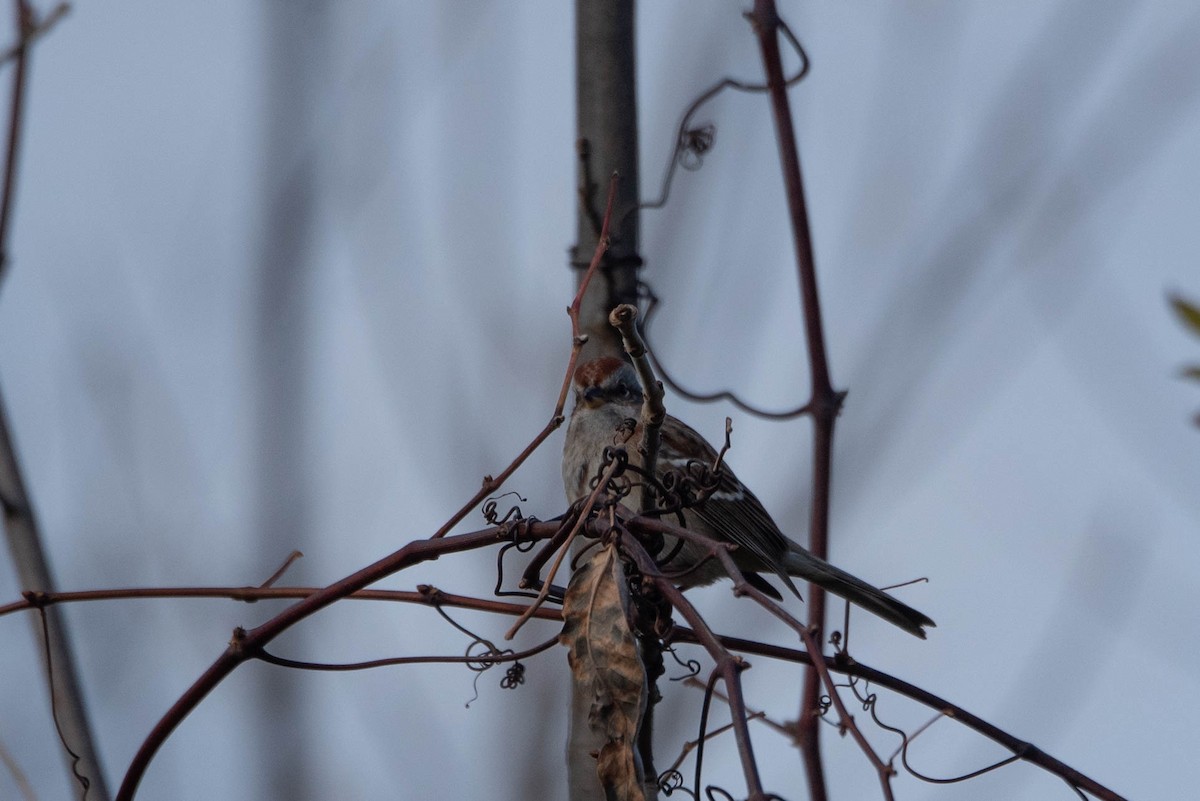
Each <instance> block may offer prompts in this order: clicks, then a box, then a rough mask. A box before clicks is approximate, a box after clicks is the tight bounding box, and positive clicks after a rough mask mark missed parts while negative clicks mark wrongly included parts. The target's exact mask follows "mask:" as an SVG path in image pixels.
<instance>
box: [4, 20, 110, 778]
mask: <svg viewBox="0 0 1200 801" xmlns="http://www.w3.org/2000/svg"><path fill="white" fill-rule="evenodd" d="M13 9H14V12H15V15H16V25H15V28H14V29H15V31H16V34H17V43H16V45H15V47H14V48H13V58H14V60H15V64H14V66H13V82H12V96H11V104H10V106H9V118H8V141H7V145H6V147H5V161H4V177H3V181H4V183H3V187H2V189H0V277H2V276H3V271H4V270H5V268H7V266H8V263H9V257H8V234H9V227H10V225H11V222H12V210H13V202H14V199H15V197H16V175H17V158H18V155H19V153H20V144H21V128H22V122H23V116H24V108H25V83H26V73H27V68H28V55H29V39H30V36H31V34H32V33H33V32H34V31H35V30H37V24H36V21H35V20H34V16H33V10H32V9H31V8H30V6H29V4H28V3H27V2H26V0H14V3H13ZM0 506H2V507H3V512H4V530H5V533H6V534H7V537H8V547H9V551H10V552H11V553H12V558H13V563H14V564H15V565H16V569H17V576H18V580H19V581H20V582H21V585H22V586H23V587H24V588H25V589H26V590H35V591H42V592H53V591H54V578H53V575H52V574H51V571H50V565H49V562H48V560H47V559H46V554H45V551H44V550H43V549H42V536H41V532H40V530H39V528H38V522H37V517H36V515H35V514H34V511H33V503H32V501H31V500H30V498H29V493H28V492H27V490H26V487H25V479H24V477H23V476H22V474H21V466H20V462H19V461H18V459H17V452H16V446H15V444H14V442H13V438H12V434H11V433H10V429H9V425H8V416H7V414H6V413H5V410H4V401H3V398H2V397H0ZM42 613H43V614H44V615H45V626H44V629H42V630H39V631H38V634H37V635H36V636H37V637H38V639H39V640H40V639H43V637H42V631H43V630H44V632H45V638H44V642H43V645H44V652H43V653H44V659H46V660H48V661H49V664H48V665H46V669H47V671H48V673H49V677H50V678H49V689H50V702H51V706H52V708H53V710H54V712H55V723H56V725H57V726H58V730H59V735H60V737H62V739H63V747H64V748H65V749H66V750H67V754H68V759H69V766H70V770H71V773H72V776H73V779H72V781H73V783H75V784H76V785H77V786H78V789H79V791H80V793H81V795H85V796H86V797H87V798H89V799H93V801H104V800H105V799H107V798H109V794H108V787H107V785H106V784H105V782H104V774H103V773H102V772H101V770H100V760H99V757H98V756H97V753H96V748H95V744H94V741H93V738H92V733H91V725H90V723H89V721H88V716H87V709H86V707H85V705H84V702H83V692H82V689H81V687H80V683H79V677H78V671H77V669H76V666H75V659H74V656H73V654H72V652H71V645H70V641H69V640H68V638H67V633H66V625H65V622H64V620H63V616H62V614H61V613H60V612H59V610H57V609H44V610H42ZM36 622H37V621H36V620H35V625H36Z"/></svg>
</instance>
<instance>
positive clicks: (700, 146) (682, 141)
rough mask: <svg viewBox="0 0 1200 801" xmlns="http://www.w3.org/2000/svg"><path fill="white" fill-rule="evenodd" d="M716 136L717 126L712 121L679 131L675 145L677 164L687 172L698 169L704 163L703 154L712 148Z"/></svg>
mask: <svg viewBox="0 0 1200 801" xmlns="http://www.w3.org/2000/svg"><path fill="white" fill-rule="evenodd" d="M716 138H717V126H715V125H713V124H712V123H709V124H708V125H701V126H699V127H697V128H688V129H687V130H685V131H680V132H679V141H678V142H677V143H676V145H675V152H676V154H677V155H676V158H677V159H679V166H680V167H683V168H684V169H685V170H688V171H689V172H695V171H696V170H698V169H700V168H701V167H702V166H703V165H704V156H705V155H706V154H707V153H708V151H710V150H712V147H713V144H714V143H715V142H716Z"/></svg>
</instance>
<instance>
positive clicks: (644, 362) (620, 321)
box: [608, 303, 667, 512]
mask: <svg viewBox="0 0 1200 801" xmlns="http://www.w3.org/2000/svg"><path fill="white" fill-rule="evenodd" d="M637 313H638V312H637V307H636V306H633V305H631V304H628V303H622V304H621V305H620V306H617V307H616V308H615V309H613V310H612V311H611V312H610V313H609V315H608V322H609V325H611V326H612V327H613V328H616V329H617V330H618V331H619V332H620V333H621V344H622V345H623V346H624V348H625V352H626V353H627V354H629V358H630V359H631V360H632V361H633V367H634V370H636V371H637V376H638V383H639V384H641V385H642V413H641V419H642V437H641V440H640V441H639V442H638V453H640V454H641V456H642V470H644V471H646V475H648V476H654V475H657V469H656V468H657V465H658V446H659V442H660V440H661V434H662V426H663V421H664V420H666V418H667V407H666V406H665V405H664V404H663V385H662V382H661V381H659V380H658V379H657V378H655V376H654V368H653V367H651V366H650V360H649V359H648V358H646V355H647V350H646V343H645V341H644V340H643V339H642V335H641V334H640V333H638V329H637ZM641 504H642V505H641V509H642V511H643V512H647V511H649V510H651V509H653V508H654V505H655V504H654V489H653V488H652V487H651V486H650V485H649V484H648V483H647V484H645V485H643V486H642V498H641Z"/></svg>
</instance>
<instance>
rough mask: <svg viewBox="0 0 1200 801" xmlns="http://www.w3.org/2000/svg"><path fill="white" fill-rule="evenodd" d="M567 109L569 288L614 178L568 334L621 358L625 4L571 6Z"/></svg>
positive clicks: (574, 799) (579, 711) (628, 172)
mask: <svg viewBox="0 0 1200 801" xmlns="http://www.w3.org/2000/svg"><path fill="white" fill-rule="evenodd" d="M575 104H576V105H575V114H576V117H575V119H576V147H577V148H578V153H579V176H578V194H579V197H578V203H579V214H578V227H577V239H576V244H575V248H574V250H573V253H572V259H571V263H572V266H573V267H574V269H575V280H576V284H577V285H580V284H582V282H583V281H584V276H585V274H586V273H585V271H584V268H586V267H587V266H588V262H587V254H590V253H592V252H593V251H596V244H597V241H598V240H599V239H600V237H601V233H600V229H601V216H600V209H601V205H600V204H601V201H602V200H603V195H602V194H601V192H602V182H603V178H604V177H605V176H608V175H611V174H613V173H617V174H619V175H620V176H621V181H620V184H619V186H618V188H617V195H616V198H615V201H614V207H613V211H612V228H611V229H610V231H609V249H608V251H607V252H606V253H605V254H604V261H603V263H602V265H601V269H600V271H599V273H598V274H597V275H596V280H593V281H592V282H591V286H590V287H588V288H587V289H586V290H585V291H583V292H582V294H581V296H580V299H579V300H580V305H579V306H578V307H577V308H578V312H579V328H580V330H578V331H576V332H575V334H576V335H577V337H578V335H579V334H582V335H584V336H585V337H586V342H584V344H583V350H582V354H581V356H580V358H581V359H583V360H587V359H593V358H596V357H598V356H617V355H619V354H620V353H621V343H620V339H619V337H618V336H617V335H616V332H615V331H614V330H613V328H612V326H610V325H609V322H608V314H609V311H610V310H611V309H613V308H614V307H615V306H617V305H619V304H622V303H632V304H635V305H636V303H637V283H638V281H637V270H638V268H639V267H640V265H641V258H640V257H639V255H638V213H637V205H638V194H639V192H638V139H637V131H638V126H637V82H636V65H635V59H634V3H633V0H575ZM577 341H578V340H577ZM568 378H569V377H568ZM590 705H591V698H590V697H588V694H587V692H586V691H585V690H584V689H583V688H581V687H579V686H577V685H572V689H571V723H570V731H569V733H568V742H567V782H568V793H569V797H570V798H571V801H600V800H601V799H603V798H604V790H603V788H602V787H601V785H600V782H599V781H598V780H597V777H596V759H595V757H594V756H593V753H594V752H596V751H598V750H599V749H600V747H601V746H602V745H603V742H602V741H600V740H599V739H598V738H597V737H596V735H595V734H593V733H592V731H591V730H590V727H589V726H588V709H589V707H590ZM644 723H645V721H644ZM648 736H649V733H647V737H648Z"/></svg>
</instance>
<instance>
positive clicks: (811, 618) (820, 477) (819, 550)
mask: <svg viewBox="0 0 1200 801" xmlns="http://www.w3.org/2000/svg"><path fill="white" fill-rule="evenodd" d="M749 18H750V21H751V25H752V27H753V28H754V33H755V35H756V36H757V37H758V43H759V47H760V49H761V50H762V60H763V67H764V70H765V72H766V75H767V85H768V86H769V87H770V96H771V111H772V117H773V118H774V120H775V134H776V139H777V141H778V144H779V160H780V167H781V169H782V171H783V182H784V187H785V189H786V193H787V206H788V217H789V221H790V223H791V228H792V238H793V240H794V243H795V249H796V269H797V272H798V274H799V281H800V295H801V298H802V301H803V311H804V335H805V340H806V342H807V344H808V363H809V368H810V371H809V373H810V376H811V384H812V400H811V401H809V406H810V408H811V412H812V418H813V454H812V455H813V472H812V511H811V519H810V524H809V546H808V549H809V550H810V551H811V552H812V553H813V555H814V556H816V557H818V558H819V559H825V558H826V557H827V555H828V551H829V505H830V497H829V496H830V475H831V471H832V461H833V427H834V422H835V421H836V419H837V414H838V410H839V409H840V408H841V403H842V399H843V397H844V393H839V392H836V391H835V390H834V389H833V385H832V383H831V382H830V379H829V361H828V357H827V355H826V351H825V333H824V329H823V327H822V324H821V303H820V295H819V294H818V292H817V272H816V267H815V264H814V259H813V245H812V233H811V232H810V230H809V223H808V209H807V206H806V203H805V199H804V182H803V179H802V178H801V176H800V154H799V150H798V148H797V146H796V131H795V128H794V127H793V125H792V111H791V106H790V104H789V103H788V95H787V86H786V84H785V82H784V77H783V65H782V61H781V59H780V55H779V30H780V25H781V23H780V20H779V13H778V12H777V11H776V9H775V2H774V0H755V3H754V10H753V11H752V12H751V13H750V14H749ZM808 623H809V628H811V629H812V630H814V631H816V632H820V631H822V630H823V628H824V625H825V591H824V590H823V589H822V588H820V587H818V586H816V585H811V587H810V591H809V598H808ZM820 692H821V678H820V677H819V676H818V675H817V673H816V672H815V671H808V672H807V673H806V675H805V680H804V691H803V693H802V699H803V700H802V702H801V709H800V716H799V724H798V727H799V734H800V739H801V750H802V753H803V755H804V763H805V765H806V767H807V769H808V779H809V792H810V795H811V796H812V799H813V801H825V798H826V797H827V791H826V787H825V775H824V774H825V769H824V766H823V764H822V762H821V752H820V741H819V732H820V729H819V728H818V726H817V715H818V714H819V709H820Z"/></svg>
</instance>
